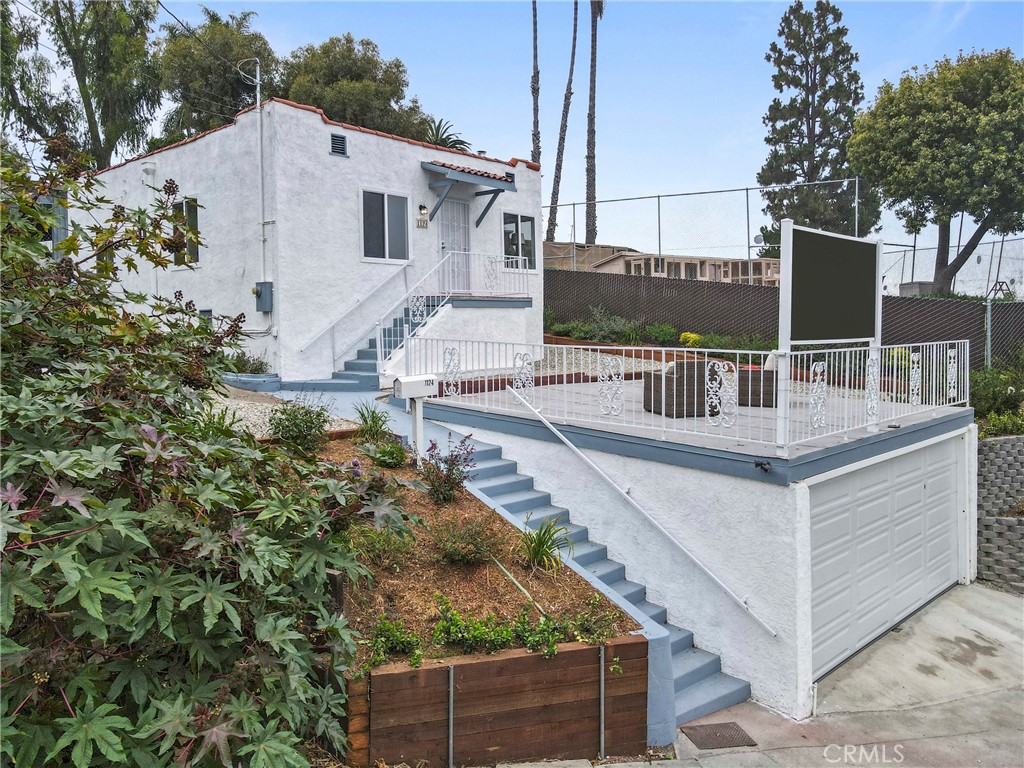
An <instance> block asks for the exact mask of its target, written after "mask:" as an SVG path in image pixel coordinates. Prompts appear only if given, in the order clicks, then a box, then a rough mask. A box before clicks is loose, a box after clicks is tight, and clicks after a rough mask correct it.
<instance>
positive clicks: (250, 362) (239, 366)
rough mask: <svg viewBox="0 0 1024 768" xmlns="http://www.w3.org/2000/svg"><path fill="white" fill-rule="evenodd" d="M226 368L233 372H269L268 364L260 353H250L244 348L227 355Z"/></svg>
mask: <svg viewBox="0 0 1024 768" xmlns="http://www.w3.org/2000/svg"><path fill="white" fill-rule="evenodd" d="M228 368H229V369H231V370H232V371H234V372H235V373H256V374H259V373H270V364H269V363H268V362H267V361H266V359H265V358H264V357H262V356H261V355H251V354H249V353H248V352H246V351H245V350H244V349H242V350H239V351H238V352H235V353H233V354H230V355H228Z"/></svg>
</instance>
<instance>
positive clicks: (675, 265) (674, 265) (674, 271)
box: [668, 261, 682, 278]
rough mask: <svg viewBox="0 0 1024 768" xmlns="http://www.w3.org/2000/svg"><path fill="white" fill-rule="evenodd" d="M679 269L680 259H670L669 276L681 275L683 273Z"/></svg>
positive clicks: (676, 276)
mask: <svg viewBox="0 0 1024 768" xmlns="http://www.w3.org/2000/svg"><path fill="white" fill-rule="evenodd" d="M679 269H680V265H679V262H678V261H670V262H669V263H668V276H669V277H675V278H679V277H681V275H682V273H681V272H680V271H679Z"/></svg>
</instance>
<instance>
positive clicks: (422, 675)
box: [370, 665, 448, 696]
mask: <svg viewBox="0 0 1024 768" xmlns="http://www.w3.org/2000/svg"><path fill="white" fill-rule="evenodd" d="M389 667H391V668H390V669H386V670H385V668H384V667H379V668H378V669H376V670H374V671H373V672H372V673H371V674H370V695H371V696H374V695H375V694H379V693H388V692H390V691H411V690H413V689H419V688H430V687H432V686H438V685H445V686H446V685H448V667H447V666H445V667H429V668H427V667H424V668H423V669H400V668H395V665H389Z"/></svg>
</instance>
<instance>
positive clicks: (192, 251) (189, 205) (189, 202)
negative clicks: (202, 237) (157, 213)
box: [173, 197, 199, 267]
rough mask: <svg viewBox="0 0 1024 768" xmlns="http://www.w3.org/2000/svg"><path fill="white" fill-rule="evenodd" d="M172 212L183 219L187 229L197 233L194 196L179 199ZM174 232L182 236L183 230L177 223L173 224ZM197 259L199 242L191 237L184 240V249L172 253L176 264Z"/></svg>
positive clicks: (184, 263)
mask: <svg viewBox="0 0 1024 768" xmlns="http://www.w3.org/2000/svg"><path fill="white" fill-rule="evenodd" d="M173 208H174V213H175V216H176V218H179V221H180V220H184V221H185V226H186V227H188V229H189V231H191V232H192V233H193V235H198V232H199V203H198V202H196V199H195V198H194V197H186V198H185V199H184V200H179V201H178V202H176V203H174V205H173ZM174 234H175V236H177V235H179V234H180V235H182V236H184V234H185V233H184V231H183V230H182V229H181V227H179V226H178V225H177V224H175V225H174ZM198 261H199V243H197V242H196V241H195V240H193V239H191V238H186V240H185V250H184V251H181V252H180V253H176V254H174V263H175V265H176V266H179V267H180V266H184V265H186V264H195V263H197V262H198Z"/></svg>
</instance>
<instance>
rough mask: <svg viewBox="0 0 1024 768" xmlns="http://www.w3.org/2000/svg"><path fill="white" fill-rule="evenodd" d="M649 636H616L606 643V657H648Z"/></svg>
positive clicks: (622, 658)
mask: <svg viewBox="0 0 1024 768" xmlns="http://www.w3.org/2000/svg"><path fill="white" fill-rule="evenodd" d="M648 645H649V643H648V641H647V638H646V637H644V636H643V635H628V636H625V637H615V638H612V639H611V640H609V641H608V642H607V643H605V651H604V654H605V658H606V659H609V658H611V657H613V656H618V657H619V659H621V660H623V661H625V660H626V659H646V658H647V649H648Z"/></svg>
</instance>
